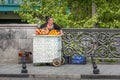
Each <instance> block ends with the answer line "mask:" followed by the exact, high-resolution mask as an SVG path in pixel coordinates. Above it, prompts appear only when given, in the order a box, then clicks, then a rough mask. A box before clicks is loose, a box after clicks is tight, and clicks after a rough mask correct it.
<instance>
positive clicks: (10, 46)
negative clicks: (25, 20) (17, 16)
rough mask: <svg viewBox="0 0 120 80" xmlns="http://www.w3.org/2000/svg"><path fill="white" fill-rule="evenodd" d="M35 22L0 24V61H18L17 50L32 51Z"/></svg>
mask: <svg viewBox="0 0 120 80" xmlns="http://www.w3.org/2000/svg"><path fill="white" fill-rule="evenodd" d="M36 26H37V25H35V24H0V63H18V52H19V51H20V50H26V51H31V52H32V45H33V44H32V35H33V34H34V31H35V29H36Z"/></svg>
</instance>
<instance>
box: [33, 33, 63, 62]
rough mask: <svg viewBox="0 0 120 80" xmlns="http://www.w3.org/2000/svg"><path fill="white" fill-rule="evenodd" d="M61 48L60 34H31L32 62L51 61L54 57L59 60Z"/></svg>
mask: <svg viewBox="0 0 120 80" xmlns="http://www.w3.org/2000/svg"><path fill="white" fill-rule="evenodd" d="M61 50H62V44H61V36H58V35H34V36H33V63H52V62H53V60H54V59H56V58H59V59H60V60H61Z"/></svg>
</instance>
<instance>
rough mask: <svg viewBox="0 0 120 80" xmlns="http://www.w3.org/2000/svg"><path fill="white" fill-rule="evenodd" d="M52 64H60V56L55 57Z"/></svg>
mask: <svg viewBox="0 0 120 80" xmlns="http://www.w3.org/2000/svg"><path fill="white" fill-rule="evenodd" d="M52 65H53V66H55V67H58V66H60V65H61V60H60V59H58V58H56V59H54V60H53V62H52Z"/></svg>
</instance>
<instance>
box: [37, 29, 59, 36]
mask: <svg viewBox="0 0 120 80" xmlns="http://www.w3.org/2000/svg"><path fill="white" fill-rule="evenodd" d="M35 34H36V35H59V34H60V32H59V31H57V30H51V31H49V30H48V29H46V30H43V29H36V31H35Z"/></svg>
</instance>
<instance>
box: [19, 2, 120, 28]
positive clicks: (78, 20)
mask: <svg viewBox="0 0 120 80" xmlns="http://www.w3.org/2000/svg"><path fill="white" fill-rule="evenodd" d="M93 3H94V4H95V5H96V13H95V14H94V15H92V4H93ZM119 7H120V0H114V1H113V0H23V4H21V5H20V9H19V10H18V11H17V13H18V14H19V15H20V16H21V18H22V20H23V21H27V22H28V23H32V24H35V23H39V22H40V24H41V23H43V22H45V19H44V17H45V16H48V15H50V16H52V17H53V18H54V21H55V22H56V23H57V24H59V25H61V27H64V28H93V27H94V24H95V23H96V24H98V25H99V28H118V27H119V25H120V8H119Z"/></svg>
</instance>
